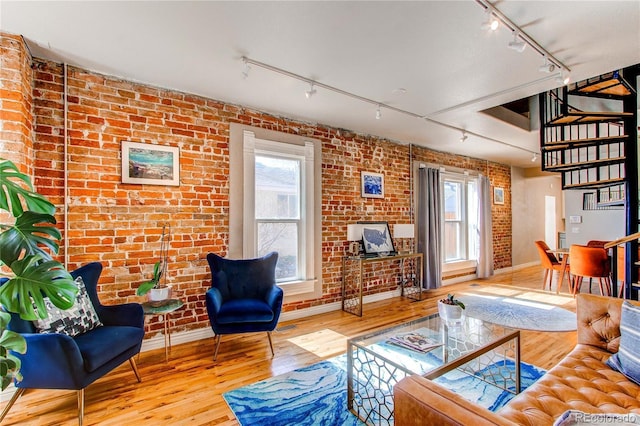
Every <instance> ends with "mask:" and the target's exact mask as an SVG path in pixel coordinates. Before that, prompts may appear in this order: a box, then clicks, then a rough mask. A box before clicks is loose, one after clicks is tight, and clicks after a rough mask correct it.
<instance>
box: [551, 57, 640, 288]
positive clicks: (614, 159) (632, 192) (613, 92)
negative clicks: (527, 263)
mask: <svg viewBox="0 0 640 426" xmlns="http://www.w3.org/2000/svg"><path fill="white" fill-rule="evenodd" d="M638 75H640V64H639V65H635V66H633V67H629V68H625V69H624V70H619V71H612V72H609V73H606V74H603V75H600V76H598V77H594V78H590V79H587V80H584V81H580V82H578V83H573V84H570V85H568V86H564V87H560V88H557V89H553V90H550V91H548V92H545V93H541V94H540V117H541V129H540V151H541V156H542V170H545V171H550V172H558V173H560V174H561V176H562V189H563V190H571V189H576V190H586V189H592V190H594V191H595V194H596V204H597V205H598V206H601V207H605V206H624V209H625V217H626V234H627V235H631V234H635V233H637V232H638V225H639V223H638V113H637V111H638V103H637V77H638ZM603 226H606V224H603ZM626 244H627V245H626V249H625V252H626V253H631V254H632V255H631V256H627V257H626V260H625V263H626V265H625V268H626V269H625V272H626V273H625V279H626V280H627V285H626V287H625V288H626V297H627V298H632V299H636V300H637V299H638V290H639V289H640V284H632V283H631V282H629V281H638V280H637V279H635V280H631V279H630V277H636V278H637V277H638V272H639V271H640V263H638V240H637V239H635V240H633V241H629V242H627V243H626ZM614 269H615V268H614Z"/></svg>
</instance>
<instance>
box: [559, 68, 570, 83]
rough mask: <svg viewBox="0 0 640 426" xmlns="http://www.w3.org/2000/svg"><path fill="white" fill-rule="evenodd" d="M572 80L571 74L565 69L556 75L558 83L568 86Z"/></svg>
mask: <svg viewBox="0 0 640 426" xmlns="http://www.w3.org/2000/svg"><path fill="white" fill-rule="evenodd" d="M570 81H571V75H570V74H569V73H568V72H566V71H565V70H560V73H558V76H557V77H556V83H558V84H562V85H563V86H566V85H567V84H569V82H570Z"/></svg>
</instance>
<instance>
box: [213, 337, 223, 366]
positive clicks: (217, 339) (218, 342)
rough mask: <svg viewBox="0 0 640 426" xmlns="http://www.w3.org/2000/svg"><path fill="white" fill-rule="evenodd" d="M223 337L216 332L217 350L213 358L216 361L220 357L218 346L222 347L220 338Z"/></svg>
mask: <svg viewBox="0 0 640 426" xmlns="http://www.w3.org/2000/svg"><path fill="white" fill-rule="evenodd" d="M221 337H222V335H221V334H216V351H215V353H214V354H213V360H214V361H215V360H216V359H217V358H218V348H219V347H220V338H221Z"/></svg>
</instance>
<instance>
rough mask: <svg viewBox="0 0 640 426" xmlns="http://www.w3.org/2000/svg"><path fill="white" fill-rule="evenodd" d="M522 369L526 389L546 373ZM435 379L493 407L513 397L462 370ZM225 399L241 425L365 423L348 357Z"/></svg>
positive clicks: (509, 364)
mask: <svg viewBox="0 0 640 426" xmlns="http://www.w3.org/2000/svg"><path fill="white" fill-rule="evenodd" d="M498 364H501V365H498ZM498 364H494V365H493V366H491V367H487V368H489V369H491V368H493V369H502V368H507V369H511V370H513V362H511V361H509V360H507V362H506V363H498ZM520 368H521V385H522V389H523V390H524V389H525V388H526V387H527V386H529V385H531V384H532V383H533V382H535V381H536V380H538V378H540V377H541V376H542V375H543V374H544V373H545V371H544V370H541V369H539V368H537V367H535V366H532V365H530V364H526V363H521V367H520ZM436 382H438V383H440V384H441V385H442V386H445V387H447V388H449V389H452V390H453V391H455V392H456V393H458V394H460V395H462V396H464V397H465V398H467V399H469V400H471V401H473V402H476V403H477V404H479V405H482V406H484V407H486V408H488V409H491V410H494V411H495V410H497V409H499V408H500V407H502V406H503V405H504V404H506V403H507V402H508V401H509V400H510V399H511V398H512V397H513V394H512V393H509V392H506V391H503V390H502V389H499V388H497V387H495V386H492V385H490V384H487V383H485V382H484V381H482V380H479V379H477V378H475V377H472V376H469V375H467V374H464V373H462V372H459V371H452V372H450V373H447V374H446V375H444V376H442V377H440V378H438V379H436ZM223 397H224V399H225V400H226V401H227V404H228V405H229V407H230V408H231V410H232V411H233V413H234V414H235V416H236V418H237V419H238V422H239V423H240V424H241V425H242V426H250V425H251V426H253V425H270V426H271V425H273V426H277V425H282V426H284V425H309V426H316V425H323V426H330V425H335V426H343V425H348V426H352V425H362V424H363V423H362V422H360V420H359V419H357V418H356V417H355V416H354V415H353V414H352V413H351V412H350V411H349V410H348V409H347V373H346V356H345V355H341V356H339V357H336V358H331V359H330V360H326V361H322V362H319V363H317V364H313V365H310V366H308V367H304V368H300V369H298V370H294V371H291V372H289V373H286V374H283V375H280V376H276V377H272V378H270V379H267V380H264V381H261V382H258V383H254V384H252V385H248V386H244V387H242V388H239V389H235V390H232V391H230V392H226V393H225V394H223Z"/></svg>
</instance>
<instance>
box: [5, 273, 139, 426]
mask: <svg viewBox="0 0 640 426" xmlns="http://www.w3.org/2000/svg"><path fill="white" fill-rule="evenodd" d="M101 272H102V264H100V263H99V262H93V263H89V264H87V265H84V266H82V267H80V268H78V269H76V270H75V271H73V272H71V275H72V276H73V278H74V279H75V278H77V277H78V276H81V277H82V280H83V281H84V284H85V287H86V289H87V293H88V294H89V297H90V299H91V302H92V303H93V306H94V308H95V309H96V313H97V314H98V317H99V318H100V321H101V322H102V324H103V326H101V327H98V328H95V329H93V330H91V331H89V332H87V333H84V334H80V335H77V336H75V337H69V336H67V335H64V334H55V333H42V334H39V333H37V331H36V329H35V327H34V326H33V323H32V322H31V321H25V320H23V319H21V318H20V316H19V315H18V314H13V313H12V314H11V317H12V318H11V322H10V323H9V329H11V330H13V331H15V332H18V333H21V334H22V335H23V336H24V338H25V339H26V341H27V352H26V353H25V354H24V355H21V354H17V353H15V354H14V355H16V356H17V357H19V358H20V360H21V362H22V367H21V369H20V372H21V374H22V376H23V379H22V381H20V382H16V383H15V385H16V387H17V390H16V392H15V393H14V395H13V397H12V398H11V400H10V401H9V402H8V403H7V406H6V407H5V409H4V410H3V412H2V414H0V422H1V421H2V419H3V418H4V417H5V416H6V414H7V413H8V412H9V410H10V409H11V406H12V405H13V404H14V402H15V401H16V400H17V399H18V398H19V397H20V396H21V395H22V394H23V393H24V391H25V390H26V389H70V390H77V391H78V424H80V425H82V422H83V417H84V389H85V388H86V387H87V386H89V385H90V384H91V383H93V382H94V381H95V380H97V379H99V378H100V377H102V376H104V375H105V374H107V373H108V372H110V371H111V370H113V369H114V368H116V367H117V366H119V365H120V364H122V363H123V362H125V361H127V360H129V363H130V364H131V368H132V369H133V372H134V374H135V376H136V378H137V379H138V382H140V381H141V380H140V375H139V374H138V369H137V367H136V364H135V360H134V359H133V357H134V356H135V355H136V354H138V353H139V352H140V347H141V346H142V339H143V338H144V313H143V311H142V306H141V305H140V304H139V303H126V304H121V305H112V306H104V305H102V304H100V301H99V300H98V293H97V288H96V287H97V284H98V279H99V278H100V273H101ZM4 281H6V279H5V280H4ZM4 281H3V282H0V285H1V284H3V283H4Z"/></svg>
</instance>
